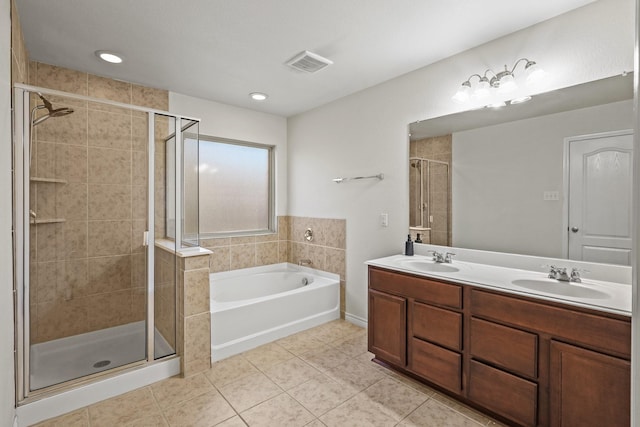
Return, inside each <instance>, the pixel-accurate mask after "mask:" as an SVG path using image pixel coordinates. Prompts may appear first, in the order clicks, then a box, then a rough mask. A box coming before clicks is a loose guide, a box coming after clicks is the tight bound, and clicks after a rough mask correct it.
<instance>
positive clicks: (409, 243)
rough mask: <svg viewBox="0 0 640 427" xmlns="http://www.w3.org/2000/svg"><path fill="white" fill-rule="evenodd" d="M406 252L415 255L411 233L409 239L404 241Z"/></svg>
mask: <svg viewBox="0 0 640 427" xmlns="http://www.w3.org/2000/svg"><path fill="white" fill-rule="evenodd" d="M404 254H405V255H409V256H413V242H412V241H411V234H408V235H407V241H406V242H405V243H404Z"/></svg>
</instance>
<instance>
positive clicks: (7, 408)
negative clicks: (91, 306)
mask: <svg viewBox="0 0 640 427" xmlns="http://www.w3.org/2000/svg"><path fill="white" fill-rule="evenodd" d="M0 29H1V30H0V31H1V33H0V58H4V59H3V60H2V61H0V206H2V209H0V425H2V426H10V425H12V424H13V416H14V414H15V409H14V406H15V394H14V390H15V386H14V371H13V263H12V240H11V221H12V220H11V209H9V206H11V202H12V200H11V194H12V191H11V15H10V5H9V0H0Z"/></svg>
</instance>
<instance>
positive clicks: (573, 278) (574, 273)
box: [549, 265, 582, 283]
mask: <svg viewBox="0 0 640 427" xmlns="http://www.w3.org/2000/svg"><path fill="white" fill-rule="evenodd" d="M549 279H555V280H559V281H561V282H575V283H580V282H582V279H581V278H580V270H579V269H577V268H572V269H571V272H570V273H567V268H566V267H556V266H555V265H551V266H550V270H549Z"/></svg>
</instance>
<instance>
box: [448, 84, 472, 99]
mask: <svg viewBox="0 0 640 427" xmlns="http://www.w3.org/2000/svg"><path fill="white" fill-rule="evenodd" d="M470 92H471V83H469V82H468V81H466V82H464V83H462V86H460V88H459V89H458V91H457V92H456V94H455V95H453V97H452V98H451V99H453V101H454V102H457V103H459V104H464V103H465V102H467V101H468V100H469V97H470Z"/></svg>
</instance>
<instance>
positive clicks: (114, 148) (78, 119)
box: [29, 62, 170, 342]
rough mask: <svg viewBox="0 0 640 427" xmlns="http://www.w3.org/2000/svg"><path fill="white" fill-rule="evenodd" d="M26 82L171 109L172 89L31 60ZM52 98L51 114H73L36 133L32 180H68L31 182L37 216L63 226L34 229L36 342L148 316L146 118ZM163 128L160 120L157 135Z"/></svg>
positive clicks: (160, 191)
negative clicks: (67, 109) (61, 110)
mask: <svg viewBox="0 0 640 427" xmlns="http://www.w3.org/2000/svg"><path fill="white" fill-rule="evenodd" d="M29 82H30V83H31V84H33V85H35V86H41V87H45V88H51V89H56V90H61V91H65V92H71V93H75V94H80V95H88V96H92V97H97V98H103V99H107V100H112V101H118V102H123V103H130V104H136V105H142V106H145V107H150V108H156V109H160V110H167V109H168V92H167V91H164V90H158V89H151V88H145V87H142V86H138V85H133V84H130V83H125V82H120V81H115V80H112V79H108V78H104V77H100V76H95V75H92V74H87V73H82V72H79V71H75V70H69V69H65V68H60V67H56V66H52V65H48V64H43V63H38V62H31V63H30V64H29ZM47 98H48V99H49V100H50V101H52V102H53V104H54V108H58V107H60V106H70V107H72V108H73V109H74V113H73V114H71V115H68V116H64V117H56V118H51V119H49V120H47V121H45V122H43V123H41V124H39V125H38V126H36V127H35V128H34V144H33V163H32V177H38V178H54V179H60V180H64V181H65V183H42V182H37V181H36V182H32V184H31V196H32V203H31V206H32V209H33V210H34V211H35V212H36V214H37V218H38V219H63V220H64V222H60V223H53V224H39V225H35V226H32V233H31V234H32V252H31V264H32V267H33V273H35V275H34V274H33V273H32V278H31V289H32V292H31V310H32V313H33V315H32V330H31V334H32V341H33V342H41V341H47V340H51V339H56V338H62V337H65V336H69V335H75V334H78V333H83V332H90V331H94V330H98V329H103V328H107V327H112V326H117V325H121V324H125V323H129V322H133V321H139V320H143V319H144V318H145V313H146V275H145V265H146V258H145V253H144V247H143V246H142V233H143V231H144V230H145V229H146V223H147V221H146V218H147V209H146V204H147V177H146V168H147V156H148V154H147V132H148V122H147V117H146V115H145V114H143V113H140V112H137V111H133V110H130V109H125V108H119V107H113V106H108V105H105V104H100V103H93V102H86V101H78V100H73V99H70V98H65V99H61V98H58V97H54V96H48V97H47ZM34 101H36V102H37V100H36V99H35V98H34ZM38 103H39V102H38ZM33 105H36V104H33ZM37 114H38V115H39V114H43V113H42V112H38V113H37ZM163 126H164V127H163ZM166 127H167V124H166V123H159V124H158V128H159V129H158V130H159V131H163V133H161V134H160V135H162V134H166V133H167V131H166ZM161 143H162V141H158V142H157V144H161ZM158 151H160V153H158V155H157V156H158V158H157V163H158V167H157V169H156V176H155V181H156V184H157V185H158V188H157V189H156V193H157V199H158V200H157V203H160V204H161V205H158V206H157V207H156V212H158V213H159V214H158V215H160V216H159V217H158V218H157V219H158V220H159V221H158V222H159V223H160V224H159V227H161V228H163V227H164V218H163V217H162V215H164V157H163V156H164V149H162V148H161V149H159V150H158ZM161 231H162V232H163V231H164V230H163V229H161ZM160 306H161V307H164V306H165V305H160ZM161 314H165V313H164V312H163V313H157V315H158V316H159V318H161V317H162V316H161ZM165 323H166V324H167V325H168V324H169V323H170V319H167V321H166V322H165ZM159 324H163V325H164V323H162V321H160V322H159ZM165 326H166V325H165Z"/></svg>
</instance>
